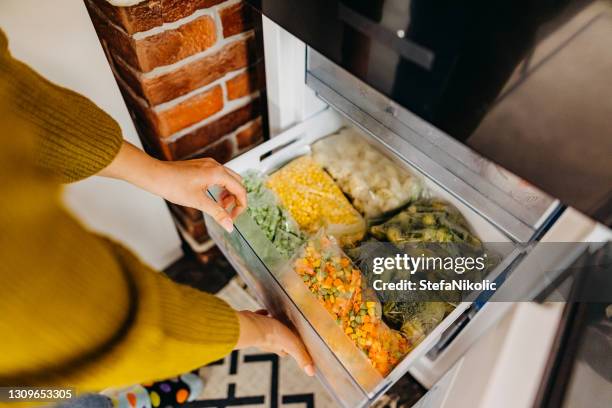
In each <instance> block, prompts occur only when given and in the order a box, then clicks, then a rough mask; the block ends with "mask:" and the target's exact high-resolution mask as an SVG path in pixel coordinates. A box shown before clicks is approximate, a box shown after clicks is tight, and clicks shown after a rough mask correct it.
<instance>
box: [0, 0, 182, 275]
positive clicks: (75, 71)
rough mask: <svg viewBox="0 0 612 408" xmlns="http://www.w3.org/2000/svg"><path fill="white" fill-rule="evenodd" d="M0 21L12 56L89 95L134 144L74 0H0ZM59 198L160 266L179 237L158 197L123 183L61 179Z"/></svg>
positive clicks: (174, 253)
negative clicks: (63, 184) (66, 181)
mask: <svg viewBox="0 0 612 408" xmlns="http://www.w3.org/2000/svg"><path fill="white" fill-rule="evenodd" d="M0 27H1V28H2V29H3V30H4V32H5V33H6V34H7V36H8V38H9V48H10V50H11V53H12V54H13V56H14V57H15V58H17V59H20V60H21V61H24V62H25V63H27V64H29V65H30V66H31V67H32V68H34V69H35V70H37V71H38V72H39V73H41V74H42V75H43V76H45V77H46V78H48V79H50V80H51V81H53V82H55V83H57V84H60V85H62V86H65V87H67V88H70V89H73V90H75V91H77V92H79V93H81V94H84V95H85V96H87V97H89V98H90V99H91V100H93V101H94V102H95V103H97V104H98V105H99V106H100V107H101V108H102V109H104V110H105V111H106V112H108V113H109V114H110V115H111V116H112V117H113V118H115V120H117V122H119V125H120V126H121V129H122V130H123V134H124V137H125V139H127V140H129V141H130V142H132V143H134V144H135V145H137V146H141V144H140V141H139V140H138V136H137V134H136V130H135V129H134V125H133V123H132V120H131V118H130V116H129V114H128V111H127V108H126V107H125V105H124V103H123V99H122V98H121V94H120V92H119V88H118V87H117V85H116V83H115V80H114V78H113V75H112V73H111V70H110V68H109V66H108V63H107V61H106V58H105V56H104V52H103V51H102V47H101V46H100V43H99V41H98V38H97V36H96V33H95V30H94V28H93V25H92V23H91V20H90V19H89V15H88V14H87V11H86V9H85V6H84V4H83V1H82V0H44V1H41V0H1V1H0ZM64 199H65V202H66V204H67V206H68V207H69V208H70V209H72V211H73V212H74V213H75V214H77V216H78V217H79V218H80V219H81V220H82V221H83V222H84V223H85V224H87V225H88V226H89V227H91V228H92V229H94V230H96V231H99V232H102V233H105V234H108V235H110V236H112V237H113V238H115V239H117V240H119V241H121V242H123V243H124V244H125V245H127V246H128V247H130V248H132V249H133V250H134V251H135V252H136V253H137V254H138V255H139V256H140V257H141V258H142V259H144V260H145V261H146V262H148V263H149V264H151V265H152V266H154V267H155V268H158V269H159V268H163V267H165V266H167V265H168V264H169V263H171V262H172V261H173V260H175V259H176V258H178V257H179V256H180V254H181V252H180V241H179V238H178V235H177V233H176V230H175V228H174V225H173V222H172V220H171V218H170V215H169V213H168V210H167V208H166V206H165V204H164V203H163V201H162V200H161V199H160V198H158V197H155V196H153V195H150V194H148V193H145V192H143V191H141V190H138V189H136V188H135V187H132V186H131V185H128V184H126V183H123V182H120V181H115V180H109V179H103V178H101V177H92V178H90V179H87V180H84V181H81V182H79V183H75V184H72V185H69V186H68V187H67V188H66V191H65V194H64Z"/></svg>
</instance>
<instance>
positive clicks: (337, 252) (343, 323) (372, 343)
mask: <svg viewBox="0 0 612 408" xmlns="http://www.w3.org/2000/svg"><path fill="white" fill-rule="evenodd" d="M293 269H294V271H295V272H296V273H297V274H298V275H299V276H300V277H301V278H302V281H303V282H304V284H305V285H306V286H307V287H308V289H309V290H310V292H311V293H312V294H313V295H314V296H315V297H316V298H317V299H318V300H319V302H320V303H322V304H323V306H324V307H325V309H326V310H327V311H328V312H329V313H330V314H331V316H332V317H333V318H334V320H335V321H336V323H337V324H338V325H339V326H340V328H341V329H342V330H343V332H344V333H345V334H346V335H347V336H348V337H349V338H351V340H352V341H353V343H354V344H355V345H356V346H357V347H358V348H359V349H360V350H361V351H363V352H364V353H365V355H366V356H367V358H368V359H369V361H370V363H371V364H372V366H373V367H374V368H375V369H376V370H377V371H378V372H380V373H381V374H382V375H387V374H388V373H389V371H390V370H391V369H392V368H393V367H394V366H395V365H396V364H397V363H398V362H399V361H400V360H401V359H402V357H403V356H404V355H406V354H407V353H408V352H409V351H410V348H411V347H410V344H408V341H407V340H406V338H405V337H404V336H402V334H401V333H399V332H398V331H395V330H393V329H391V328H389V327H388V326H387V325H386V324H385V323H384V322H383V321H382V318H381V314H382V308H381V304H380V302H379V301H378V300H377V298H376V295H375V294H374V293H373V292H371V290H368V289H366V288H365V287H364V282H363V281H362V275H361V271H360V270H359V269H358V268H357V267H356V266H355V265H354V264H353V263H352V261H351V260H350V259H349V258H348V256H346V254H345V253H344V252H343V251H342V249H341V248H340V246H339V245H338V243H337V241H336V240H335V239H334V238H333V237H331V236H328V235H327V234H326V233H325V232H324V231H320V232H319V233H318V234H316V235H314V236H313V237H311V238H310V239H309V240H308V241H307V242H306V244H305V245H304V247H303V248H302V250H301V251H299V253H298V255H297V256H296V258H295V259H294V261H293Z"/></svg>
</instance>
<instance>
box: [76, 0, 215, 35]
mask: <svg viewBox="0 0 612 408" xmlns="http://www.w3.org/2000/svg"><path fill="white" fill-rule="evenodd" d="M85 1H87V0H85ZM91 1H92V2H93V3H94V4H95V6H96V7H98V9H100V10H101V11H102V12H103V13H104V14H105V15H106V16H107V17H108V18H109V19H110V20H111V21H112V22H113V23H115V24H117V25H118V26H120V27H121V28H122V29H123V30H125V31H126V32H127V33H128V34H133V33H136V32H140V31H147V30H150V29H152V28H154V27H157V26H160V25H162V24H163V23H169V22H173V21H176V20H180V19H181V18H184V17H187V16H189V15H191V14H193V13H194V12H195V11H196V10H199V9H202V8H208V7H212V6H214V5H216V4H219V3H222V2H223V1H224V0H148V1H144V2H142V3H139V4H136V5H134V6H128V7H115V6H113V5H111V4H110V3H108V1H107V0H91Z"/></svg>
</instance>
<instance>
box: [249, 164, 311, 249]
mask: <svg viewBox="0 0 612 408" xmlns="http://www.w3.org/2000/svg"><path fill="white" fill-rule="evenodd" d="M244 185H245V188H246V190H247V202H248V208H247V213H248V215H249V216H250V217H251V218H252V219H253V220H254V221H255V223H256V224H257V226H258V227H259V228H260V229H261V231H262V232H263V234H264V235H265V236H266V238H267V239H268V240H269V241H270V242H271V243H272V244H273V246H274V247H275V248H276V249H277V250H278V252H279V253H280V254H281V255H282V256H284V257H286V258H290V257H291V256H292V255H293V254H294V252H295V251H296V249H297V248H299V247H300V246H301V245H302V244H303V243H304V240H305V237H304V235H303V234H302V233H301V231H300V229H299V227H298V225H297V223H296V222H295V221H294V220H293V219H292V218H291V215H290V214H289V213H288V212H287V211H286V210H285V209H284V208H283V207H282V206H281V205H280V204H279V202H278V199H277V198H276V196H275V195H274V193H273V192H272V191H270V190H268V189H267V188H266V187H265V185H264V176H263V175H261V174H259V173H258V172H256V171H248V172H247V173H246V174H245V175H244Z"/></svg>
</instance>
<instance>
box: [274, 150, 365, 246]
mask: <svg viewBox="0 0 612 408" xmlns="http://www.w3.org/2000/svg"><path fill="white" fill-rule="evenodd" d="M266 186H267V187H268V188H269V189H270V190H272V191H274V193H276V195H277V196H278V198H279V199H280V202H281V203H282V204H283V206H284V207H285V208H286V209H287V210H288V211H289V213H290V214H291V215H292V216H293V219H294V220H295V221H296V222H297V223H298V224H299V226H300V228H302V230H303V231H305V232H307V233H308V234H314V233H316V232H317V231H318V230H319V229H321V228H325V229H326V230H327V232H328V233H329V234H331V235H333V236H334V237H336V238H338V240H339V241H340V243H341V244H342V245H351V244H353V243H355V242H356V241H358V240H360V239H362V238H363V236H364V234H365V227H366V226H365V221H364V219H363V218H362V217H361V215H360V214H359V213H358V212H357V210H355V208H353V206H352V205H351V203H349V201H348V199H347V198H346V197H345V196H344V194H343V193H342V191H341V190H340V188H339V187H338V186H337V185H336V183H334V180H332V178H331V177H330V176H329V174H327V173H326V172H325V171H324V170H323V169H322V168H321V166H319V165H318V164H317V163H316V162H315V161H314V160H312V158H311V157H310V156H302V157H299V158H297V159H295V160H293V161H291V162H290V163H289V164H287V165H285V166H284V167H282V168H281V169H280V170H278V171H276V172H275V173H273V174H271V175H270V176H269V177H268V180H267V182H266Z"/></svg>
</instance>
